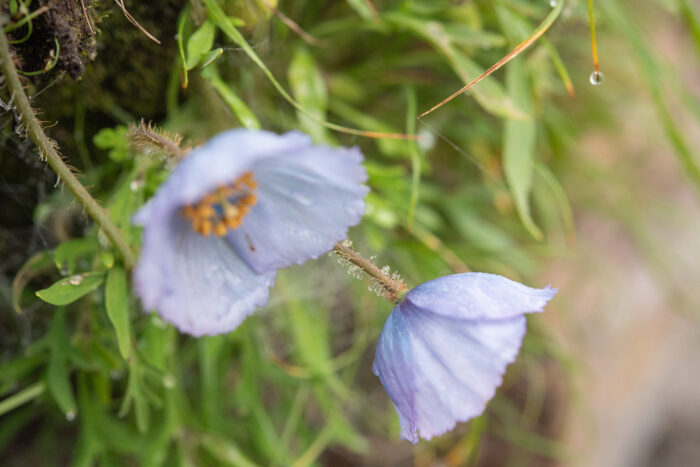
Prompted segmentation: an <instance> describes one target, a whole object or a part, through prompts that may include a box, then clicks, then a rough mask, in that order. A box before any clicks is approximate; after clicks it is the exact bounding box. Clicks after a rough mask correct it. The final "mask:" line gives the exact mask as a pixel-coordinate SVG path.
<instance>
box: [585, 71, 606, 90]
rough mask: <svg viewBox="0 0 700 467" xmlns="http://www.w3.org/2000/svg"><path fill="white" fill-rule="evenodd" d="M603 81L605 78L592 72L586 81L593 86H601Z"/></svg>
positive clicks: (601, 74)
mask: <svg viewBox="0 0 700 467" xmlns="http://www.w3.org/2000/svg"><path fill="white" fill-rule="evenodd" d="M603 79H605V77H604V76H603V73H601V72H600V71H594V72H593V73H591V76H589V77H588V81H590V82H591V84H592V85H593V86H598V85H599V84H603Z"/></svg>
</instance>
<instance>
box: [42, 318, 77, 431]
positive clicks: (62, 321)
mask: <svg viewBox="0 0 700 467" xmlns="http://www.w3.org/2000/svg"><path fill="white" fill-rule="evenodd" d="M49 346H50V349H51V354H50V355H49V365H48V369H47V372H46V382H47V386H48V388H49V392H50V393H51V395H52V396H53V398H54V400H55V401H56V404H58V407H59V408H60V409H61V411H63V413H64V414H66V418H68V419H71V420H72V419H73V418H74V417H75V414H76V412H77V408H76V402H75V396H74V395H73V388H72V386H71V384H70V373H69V369H68V358H67V355H68V354H67V349H68V347H69V346H70V343H69V342H68V334H67V331H66V314H65V310H64V309H62V308H59V309H57V310H56V313H55V314H54V316H53V321H52V322H51V328H50V329H49Z"/></svg>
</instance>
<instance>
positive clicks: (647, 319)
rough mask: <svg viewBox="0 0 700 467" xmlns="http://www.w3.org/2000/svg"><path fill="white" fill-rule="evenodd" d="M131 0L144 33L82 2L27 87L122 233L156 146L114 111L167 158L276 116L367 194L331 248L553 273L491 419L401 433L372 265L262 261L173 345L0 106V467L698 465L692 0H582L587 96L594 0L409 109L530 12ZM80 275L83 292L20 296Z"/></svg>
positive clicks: (499, 0) (523, 275)
mask: <svg viewBox="0 0 700 467" xmlns="http://www.w3.org/2000/svg"><path fill="white" fill-rule="evenodd" d="M558 1H559V2H562V1H563V0H558ZM131 3H133V4H132V5H126V7H127V9H128V11H129V12H130V14H132V15H133V16H134V17H135V18H136V19H137V20H138V21H139V23H140V24H141V25H142V26H143V28H145V29H146V30H147V31H149V32H150V33H152V34H153V35H154V36H155V37H158V38H159V39H160V40H161V44H160V45H159V44H156V43H155V42H153V41H151V40H149V38H148V37H146V35H145V34H144V33H143V32H142V31H140V30H139V29H138V28H137V27H135V26H134V25H132V24H131V23H129V22H128V21H127V20H126V19H125V18H124V15H123V13H122V11H121V10H120V9H119V8H118V7H117V6H116V5H114V4H112V3H111V2H107V1H99V2H98V1H93V2H90V1H85V2H84V4H85V5H86V12H87V14H88V15H89V16H90V18H91V27H93V28H94V29H95V32H96V37H95V38H94V40H93V39H91V36H90V35H89V34H88V33H87V32H85V31H87V29H86V28H85V25H83V26H81V27H82V29H80V30H81V31H83V33H84V34H85V37H83V42H81V47H83V48H82V49H80V54H79V55H78V56H79V57H81V60H84V62H85V64H86V69H85V73H84V74H83V75H82V77H81V78H80V80H78V81H73V80H72V79H71V78H70V77H69V76H68V75H66V74H64V73H63V71H61V68H62V67H63V66H64V64H63V62H60V61H59V62H58V65H57V66H56V67H54V68H52V69H50V70H48V71H46V72H43V73H39V74H38V75H35V76H32V77H31V78H29V79H30V80H31V82H29V81H28V84H29V87H28V93H29V94H30V95H31V96H34V97H33V99H32V103H33V106H34V107H35V108H37V109H40V118H41V119H42V120H43V121H45V122H47V123H46V132H47V134H49V135H50V136H51V137H53V138H54V139H56V141H57V142H58V144H59V146H60V148H61V149H62V152H63V154H64V155H65V160H66V161H67V162H68V163H69V164H70V165H71V166H74V167H75V168H76V169H77V170H79V171H80V173H81V181H82V182H83V183H84V184H85V185H86V186H87V187H88V188H89V189H90V191H91V193H92V194H93V195H94V196H95V197H96V198H98V199H99V200H100V201H101V202H102V203H103V205H105V206H106V207H107V208H108V209H109V213H110V216H111V217H112V218H113V220H114V221H115V223H117V225H118V226H119V227H120V228H121V229H123V231H124V232H125V235H126V236H127V239H128V240H129V242H130V243H132V245H134V246H138V244H139V242H140V235H139V231H138V230H137V229H134V228H133V227H131V226H130V224H129V219H130V216H131V214H132V213H133V212H134V211H135V210H136V209H137V208H138V207H139V206H140V205H141V204H142V203H143V202H144V200H145V199H147V198H148V197H150V196H151V195H152V194H153V192H154V190H155V188H156V187H157V186H158V183H160V182H161V181H162V180H163V178H164V177H165V176H166V175H167V167H168V164H167V163H164V160H163V159H164V158H163V155H162V154H158V153H153V152H147V153H144V152H141V151H137V150H134V149H132V148H130V146H129V141H128V139H127V127H128V125H129V124H131V123H135V122H138V121H139V120H140V119H141V118H144V119H146V120H147V121H148V120H151V121H153V122H154V123H155V124H157V125H158V126H159V127H160V128H163V129H165V130H168V131H171V132H176V133H178V134H180V135H182V136H183V137H184V143H183V144H184V145H185V146H195V145H197V144H199V143H201V142H203V141H205V140H206V139H207V138H208V137H210V136H212V135H214V134H216V133H217V132H219V131H222V130H224V129H228V128H231V127H238V126H246V127H249V128H258V127H259V128H265V129H269V130H273V131H277V132H283V131H288V130H292V129H299V130H302V131H305V132H307V133H309V134H311V135H312V136H313V138H314V140H315V141H316V142H319V143H325V144H331V145H336V144H341V145H345V146H350V145H357V146H359V147H360V148H361V149H362V151H363V153H364V154H365V158H366V163H365V165H366V168H367V170H368V172H369V175H370V179H369V186H370V188H371V190H372V191H371V193H370V194H369V195H368V197H367V211H366V215H365V217H364V219H363V222H362V223H361V224H360V225H359V226H357V227H355V228H354V229H352V230H351V232H350V238H351V239H352V240H353V242H354V244H355V246H356V248H357V249H358V251H360V252H362V253H364V254H365V255H366V256H368V257H369V256H376V261H377V264H378V265H380V266H382V265H385V264H386V265H390V266H391V267H392V269H394V270H396V271H398V272H399V273H400V274H401V275H402V276H403V277H404V278H405V279H406V281H407V282H408V284H409V286H415V285H418V284H420V283H422V282H425V281H427V280H429V279H432V278H435V277H438V276H442V275H446V274H450V273H453V272H463V271H467V270H473V271H486V272H493V273H498V274H502V275H505V276H507V277H509V278H511V279H514V280H518V281H521V282H524V283H526V284H528V285H531V286H533V287H542V286H544V285H547V284H551V285H552V286H554V287H559V289H560V291H559V294H558V295H557V297H556V299H555V300H554V301H553V303H552V304H551V305H550V306H549V307H548V309H547V312H546V313H544V314H543V315H541V316H537V317H533V318H531V319H530V320H529V333H528V335H527V337H526V339H525V343H524V346H523V350H522V352H521V354H520V356H519V358H518V360H517V362H516V363H515V364H513V365H512V366H511V367H510V368H509V370H508V373H507V374H506V378H505V381H504V383H503V385H502V387H501V388H500V389H499V391H498V394H497V396H496V397H495V399H494V400H492V401H491V403H490V404H489V405H488V407H487V410H486V411H485V413H484V414H483V415H482V416H481V417H479V418H477V419H475V420H472V421H471V422H469V423H463V424H459V425H458V426H457V428H456V429H455V430H454V431H452V432H450V433H448V434H446V435H444V436H443V437H441V438H438V439H435V440H432V441H430V442H425V441H421V442H420V443H419V444H418V445H416V446H415V447H414V446H412V445H411V444H410V443H408V442H406V441H400V440H399V425H398V419H397V416H396V413H395V411H394V409H393V407H392V405H391V401H390V400H389V398H388V396H387V395H386V393H385V392H384V390H383V388H382V386H381V384H380V383H379V380H378V379H377V378H376V377H375V376H374V375H373V374H372V372H371V364H372V359H373V356H374V346H375V344H376V340H377V338H378V336H379V333H380V331H381V327H382V325H383V323H384V320H385V319H386V317H387V316H388V313H389V312H390V310H391V304H390V303H388V302H385V301H383V300H382V299H381V298H379V297H377V296H376V295H375V294H373V293H372V292H371V291H368V286H369V285H370V284H369V283H368V282H367V281H366V280H357V279H356V278H354V277H352V275H349V274H348V273H347V271H345V270H344V268H343V266H342V265H339V264H338V262H337V260H336V258H334V257H324V258H320V259H319V260H316V261H310V262H308V263H306V264H304V265H302V266H295V267H292V268H289V269H288V270H284V271H281V272H280V274H279V276H278V280H277V283H276V285H275V288H274V290H273V291H272V294H271V299H270V301H269V303H268V304H267V306H265V307H264V308H262V309H260V310H258V311H257V312H256V313H255V314H254V315H253V316H251V317H250V318H248V319H247V320H246V321H245V323H244V324H243V325H242V326H241V327H240V328H238V329H237V330H236V331H235V332H233V333H231V334H229V335H225V336H218V337H214V338H203V339H194V338H191V337H188V336H185V335H180V334H178V332H177V331H176V330H175V329H174V328H172V326H170V325H167V324H166V323H164V322H163V321H162V320H161V319H160V318H159V317H158V316H157V315H155V314H151V315H147V314H144V313H142V312H141V310H140V308H139V304H138V302H137V300H136V299H135V298H134V297H133V296H131V295H128V293H129V292H128V287H127V285H126V282H124V283H122V282H121V278H123V277H124V270H123V268H122V266H121V265H120V263H119V260H118V258H117V259H115V253H114V252H113V251H112V249H111V247H110V246H109V244H108V242H107V241H106V239H105V238H104V236H103V235H102V233H100V232H98V230H97V229H96V228H95V226H94V225H93V224H92V223H91V222H90V221H89V219H88V218H87V217H86V215H85V214H84V213H83V212H82V210H81V209H80V207H79V206H78V205H77V204H76V203H75V201H74V200H73V199H72V198H71V196H70V193H68V192H67V191H65V190H63V189H61V185H60V183H57V181H56V177H55V175H53V174H52V172H51V171H50V169H48V168H47V167H46V165H45V163H43V162H41V161H40V160H39V158H38V155H37V154H36V151H35V150H34V149H33V144H32V143H31V141H30V140H27V139H26V137H25V135H23V134H22V128H21V126H19V125H17V122H16V120H15V119H14V115H13V112H12V111H5V112H4V113H3V115H2V116H1V117H0V124H1V125H2V132H1V133H0V193H1V196H2V198H1V201H0V203H1V204H0V206H1V207H2V209H0V258H2V260H1V261H0V298H1V300H0V458H1V459H2V464H3V465H18V466H19V465H23V466H24V465H93V464H98V465H197V466H199V465H205V466H206V465H212V466H213V465H234V466H248V465H285V466H286V465H296V466H303V465H328V466H343V465H377V466H380V465H381V466H389V465H396V466H403V465H417V466H431V465H447V466H461V465H479V466H493V465H507V466H554V465H582V466H589V465H593V466H647V465H648V466H665V465H668V466H677V465H695V464H697V463H700V444H699V443H698V442H697V440H698V439H700V396H699V395H698V392H697V390H695V388H696V387H697V385H698V384H699V383H700V376H699V373H698V372H697V371H696V369H697V368H699V367H700V339H699V337H700V336H698V311H697V310H698V298H697V293H696V288H697V285H696V283H697V280H698V278H700V261H698V259H697V258H698V255H699V254H700V217H699V216H698V214H700V209H699V206H698V189H699V188H700V167H699V166H698V164H700V159H698V157H699V155H698V151H697V149H696V148H698V147H699V144H700V126H699V125H698V122H699V121H700V60H699V59H700V8H699V7H698V5H697V4H696V3H695V2H693V1H692V0H657V1H651V2H643V3H640V2H637V1H634V0H608V1H605V2H596V7H597V9H596V21H597V26H598V31H597V32H598V39H599V52H600V57H601V69H602V71H603V73H604V75H605V80H604V83H603V84H602V85H600V86H592V85H591V84H590V83H589V74H590V73H591V71H593V65H592V61H591V52H590V50H591V45H590V40H589V35H588V34H589V32H588V24H589V23H588V14H587V2H585V1H581V0H579V1H576V0H570V1H567V2H566V3H565V4H564V5H561V4H559V5H555V6H554V10H556V9H560V8H561V7H563V8H561V9H562V12H561V15H560V16H559V18H558V19H557V21H556V23H555V24H554V26H553V27H552V28H551V29H550V30H549V31H548V32H547V34H546V35H545V36H544V38H542V39H540V40H539V41H538V42H537V43H536V44H535V45H534V46H532V47H531V48H530V49H528V50H527V51H526V52H524V53H523V54H522V55H521V56H519V57H518V58H516V59H514V60H513V61H512V62H511V63H509V64H508V65H506V66H505V67H504V68H503V69H501V70H500V71H498V72H496V73H495V74H494V75H492V76H491V77H489V78H487V79H486V80H484V81H482V82H481V83H479V84H478V85H476V86H475V87H474V88H473V89H472V90H471V91H469V92H468V93H466V94H465V95H461V96H459V97H457V98H456V99H454V100H453V101H451V102H449V103H447V104H446V105H445V106H443V107H442V108H440V109H438V110H436V111H435V112H434V113H432V114H430V115H428V116H426V117H424V118H423V119H421V120H417V119H416V116H417V115H418V114H420V113H422V112H423V111H425V110H427V109H429V108H430V107H432V106H433V105H434V104H436V103H438V102H440V101H441V100H442V99H444V98H445V97H447V96H448V95H450V94H451V93H452V92H454V91H455V90H457V89H459V88H460V87H461V86H463V85H464V84H465V83H466V82H468V81H469V80H471V79H472V78H474V77H476V76H477V75H478V74H479V73H481V72H482V71H483V70H485V69H486V68H488V67H489V66H490V65H492V64H493V63H495V62H496V61H498V60H499V59H500V58H501V57H503V56H504V55H505V54H506V53H507V52H508V51H509V50H511V49H512V48H513V47H515V46H516V45H517V44H518V43H519V42H520V41H521V40H523V39H524V38H525V37H526V36H528V35H529V34H531V33H532V32H533V31H534V30H535V29H536V28H537V26H538V25H539V24H540V23H541V22H542V21H543V20H544V19H545V17H547V16H548V15H550V14H551V13H552V11H553V7H552V5H550V3H549V1H547V0H537V1H525V0H483V1H478V0H464V1H455V0H385V1H381V0H375V1H373V2H371V5H373V7H374V8H375V9H376V12H377V14H376V15H375V13H374V12H373V11H372V8H371V7H370V2H365V1H364V0H347V1H341V0H334V1H302V0H280V1H279V2H274V0H265V1H263V0H219V1H218V2H217V1H214V0H202V1H200V0H191V1H188V2H187V1H174V0H173V1H166V0H159V1H151V2H131ZM42 4H43V3H42V2H31V1H28V0H25V1H23V2H22V1H20V2H10V4H8V5H5V6H3V7H2V8H4V9H5V10H4V11H5V12H10V13H11V11H10V10H11V9H12V8H13V5H14V6H15V8H17V9H19V8H20V6H22V5H24V6H26V7H27V9H28V10H27V11H33V10H36V9H37V8H38V6H39V5H42ZM275 5H276V8H278V9H279V10H278V11H279V12H281V13H283V15H284V16H285V17H287V18H289V19H291V20H293V21H294V22H295V23H296V24H297V25H298V27H299V28H300V29H301V31H302V32H301V35H300V34H299V33H298V31H297V32H295V31H294V30H293V29H294V27H292V28H290V26H289V25H288V24H285V22H284V21H283V20H282V19H281V17H280V16H279V15H278V14H276V13H275V12H274V11H273V10H274V9H275V8H274V7H275ZM271 7H272V8H271ZM75 8H76V10H75V11H78V16H76V18H77V19H76V21H79V20H81V17H80V16H79V15H80V14H82V13H81V12H82V10H77V3H76V7H75ZM17 11H19V10H17ZM18 14H19V13H16V12H15V15H18ZM20 17H21V15H20V16H14V17H13V18H20ZM15 21H16V20H15ZM82 21H85V20H84V17H83V18H82ZM34 23H35V28H34V29H35V31H34V32H33V33H32V34H35V36H33V38H31V37H30V38H29V39H28V40H27V41H25V42H22V43H20V44H17V45H16V46H15V47H16V50H17V53H18V56H19V57H20V59H19V60H18V64H19V65H20V66H21V67H22V69H23V70H25V71H29V70H36V69H41V68H42V67H43V66H44V65H43V64H49V65H50V63H51V56H50V55H49V54H50V50H51V41H50V40H49V42H48V44H49V45H48V46H46V43H47V42H46V38H43V39H42V36H41V33H42V29H41V28H42V27H47V24H48V23H42V19H41V17H39V18H38V19H35V20H34ZM76 30H77V29H76ZM26 32H27V27H26V25H25V26H24V27H23V28H20V29H18V30H17V31H15V32H14V33H13V36H12V37H11V39H12V38H18V39H21V38H22V37H21V36H23V35H24V34H25V33H26ZM47 37H49V39H50V37H51V36H50V35H49V36H47ZM81 37H82V36H81ZM32 40H33V41H34V42H31V41H32ZM91 40H92V41H91ZM42 41H43V42H42ZM35 65H36V66H35ZM47 68H48V67H47ZM66 70H68V69H67V68H66ZM185 83H186V87H184V85H185ZM567 86H568V87H570V88H572V89H573V90H574V92H575V97H574V96H572V95H571V94H570V92H568V91H567ZM285 93H288V95H287V96H286V98H285ZM0 97H2V99H3V101H4V102H8V101H9V97H10V96H9V94H8V93H7V89H5V88H2V89H0ZM290 100H293V101H294V102H295V103H296V105H297V107H296V108H295V107H294V106H293V105H291V104H290ZM300 109H303V110H300ZM323 122H332V123H333V124H340V125H344V126H347V127H352V128H357V129H361V130H368V131H382V132H399V133H409V134H418V135H419V136H420V140H419V141H418V142H410V141H401V140H386V139H372V138H366V137H361V136H354V135H351V134H347V133H345V132H341V131H335V130H333V129H331V128H328V126H327V125H324V124H323ZM76 274H81V275H82V276H81V277H82V282H81V284H79V287H76V288H81V290H79V291H78V292H79V293H76V296H77V295H80V294H82V295H81V296H80V298H79V299H77V300H75V301H73V302H72V303H70V304H68V305H66V306H60V307H55V306H52V305H49V304H47V303H44V302H42V301H41V300H40V299H39V298H37V296H36V294H35V292H36V291H38V290H41V289H45V288H47V287H49V286H50V285H51V284H53V283H55V282H56V281H60V280H70V279H69V278H70V277H73V276H74V275H76ZM64 276H65V277H64ZM105 284H106V286H105ZM83 292H84V294H83ZM106 304H109V305H108V306H107V305H106ZM115 307H116V308H119V309H120V310H127V311H126V312H127V313H128V320H126V321H122V322H119V321H118V320H117V321H115V320H114V318H113V317H114V311H113V310H114V309H115ZM115 322H116V323H117V325H116V330H115V325H114V324H113V323H115Z"/></svg>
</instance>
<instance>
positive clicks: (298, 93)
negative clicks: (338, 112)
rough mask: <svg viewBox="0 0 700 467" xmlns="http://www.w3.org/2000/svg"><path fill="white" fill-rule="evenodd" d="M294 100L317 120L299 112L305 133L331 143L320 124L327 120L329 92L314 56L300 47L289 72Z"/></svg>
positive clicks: (295, 53)
mask: <svg viewBox="0 0 700 467" xmlns="http://www.w3.org/2000/svg"><path fill="white" fill-rule="evenodd" d="M287 76H288V78H289V83H290V85H291V87H292V94H293V95H294V98H295V99H296V100H297V102H299V104H301V106H302V107H304V108H305V109H306V111H307V112H308V113H310V114H312V115H313V116H314V117H316V118H315V119H312V118H310V117H309V116H308V115H305V114H304V113H302V112H299V111H297V117H298V118H299V122H300V123H301V127H302V129H303V130H304V131H306V132H307V133H309V134H311V136H312V137H313V139H314V141H316V142H326V143H327V142H329V140H328V131H327V130H326V128H324V127H323V125H320V124H319V122H320V121H323V120H325V118H326V107H327V105H328V90H327V89H326V83H325V81H324V80H323V75H322V74H321V70H319V68H318V65H317V64H316V62H315V61H314V58H313V56H312V55H311V53H310V52H309V50H308V49H307V48H305V47H299V48H297V49H296V51H295V52H294V56H293V57H292V61H291V63H290V64H289V70H288V72H287Z"/></svg>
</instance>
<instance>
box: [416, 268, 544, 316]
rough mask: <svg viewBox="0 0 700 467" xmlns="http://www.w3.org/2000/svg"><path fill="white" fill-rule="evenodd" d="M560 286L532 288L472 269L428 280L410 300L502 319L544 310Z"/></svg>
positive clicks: (450, 311) (452, 313)
mask: <svg viewBox="0 0 700 467" xmlns="http://www.w3.org/2000/svg"><path fill="white" fill-rule="evenodd" d="M556 293H557V290H556V289H552V288H550V287H546V288H544V289H532V288H530V287H527V286H525V285H523V284H521V283H519V282H515V281H512V280H510V279H507V278H505V277H503V276H499V275H496V274H487V273H481V272H468V273H464V274H453V275H450V276H445V277H440V278H438V279H434V280H432V281H428V282H426V283H424V284H421V285H419V286H418V287H416V288H415V289H413V290H411V291H410V292H409V293H408V294H407V295H406V300H408V301H410V302H411V303H413V304H414V305H415V306H417V307H420V308H425V309H430V311H432V312H433V313H439V314H444V315H445V316H452V317H459V318H465V319H479V318H486V319H500V318H508V317H510V316H517V315H520V314H522V313H534V312H538V311H542V309H543V307H544V305H545V304H546V303H547V302H548V301H549V300H551V298H552V297H554V294H556Z"/></svg>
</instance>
